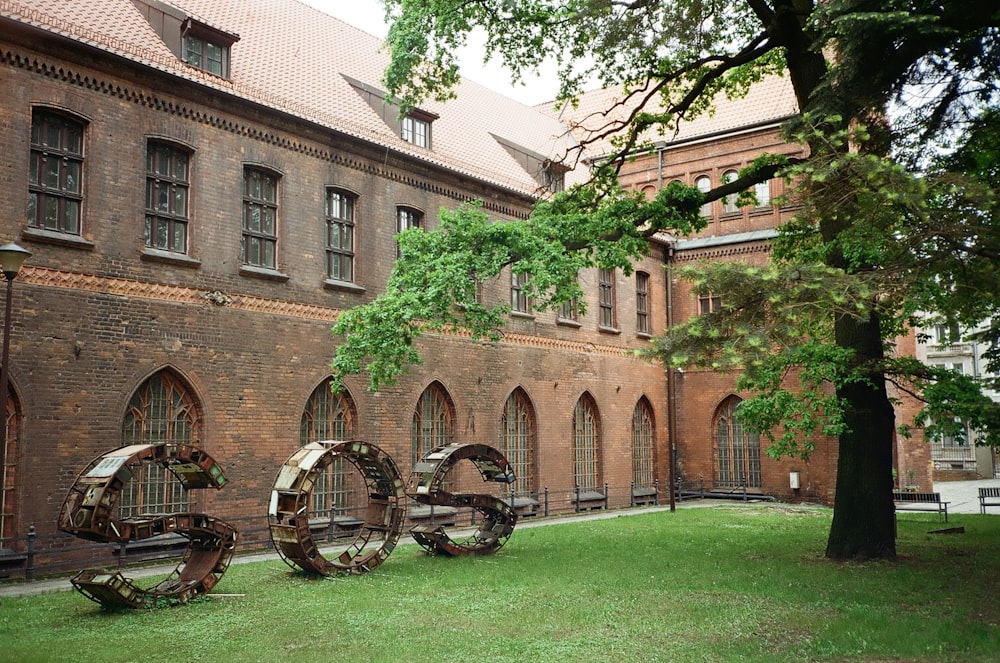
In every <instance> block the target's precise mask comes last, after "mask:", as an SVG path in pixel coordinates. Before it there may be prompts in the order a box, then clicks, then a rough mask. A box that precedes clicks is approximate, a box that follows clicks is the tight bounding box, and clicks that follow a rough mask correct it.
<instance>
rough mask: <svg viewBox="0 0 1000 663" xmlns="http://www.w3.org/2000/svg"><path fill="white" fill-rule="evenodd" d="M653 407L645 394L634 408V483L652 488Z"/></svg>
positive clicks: (640, 486)
mask: <svg viewBox="0 0 1000 663" xmlns="http://www.w3.org/2000/svg"><path fill="white" fill-rule="evenodd" d="M653 430H654V429H653V407H652V406H651V405H650V404H649V400H648V399H647V398H646V397H645V396H643V397H642V398H640V399H639V402H638V403H636V404H635V409H633V410H632V483H633V484H635V487H636V488H651V487H652V486H653V482H654V480H655V477H654V474H653V449H654V437H653Z"/></svg>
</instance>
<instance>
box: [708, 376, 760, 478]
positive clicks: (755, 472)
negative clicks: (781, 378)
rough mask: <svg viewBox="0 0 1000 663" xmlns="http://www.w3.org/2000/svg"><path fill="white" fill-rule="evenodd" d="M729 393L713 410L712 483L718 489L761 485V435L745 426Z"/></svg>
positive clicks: (736, 401) (735, 398)
mask: <svg viewBox="0 0 1000 663" xmlns="http://www.w3.org/2000/svg"><path fill="white" fill-rule="evenodd" d="M739 403H740V399H739V398H737V397H736V396H730V397H729V398H727V399H726V400H725V401H723V403H722V405H720V406H719V409H718V410H717V411H716V413H715V426H714V429H715V454H716V463H715V468H716V476H715V485H716V486H718V487H720V488H740V487H743V486H746V487H747V488H760V436H759V435H758V434H757V433H753V432H750V431H748V430H746V429H744V427H743V424H742V423H740V420H739V416H738V415H737V413H736V408H737V406H738V405H739Z"/></svg>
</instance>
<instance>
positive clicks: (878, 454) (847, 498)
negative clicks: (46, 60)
mask: <svg viewBox="0 0 1000 663" xmlns="http://www.w3.org/2000/svg"><path fill="white" fill-rule="evenodd" d="M836 338H837V344H838V345H840V346H841V347H848V348H851V349H853V350H854V351H855V352H856V354H857V356H856V360H857V362H858V365H861V366H864V365H868V364H869V363H871V362H878V361H879V360H880V359H881V358H882V356H883V352H882V335H881V330H880V325H879V320H878V316H877V315H876V314H875V313H874V312H873V313H872V314H871V316H870V317H869V319H868V320H856V319H853V318H849V317H841V318H840V319H838V320H837V321H836ZM867 377H868V380H869V381H870V382H871V384H864V383H859V382H853V383H851V384H847V385H844V386H842V387H841V388H840V389H838V392H837V395H838V396H840V397H841V398H842V399H844V401H845V403H846V411H845V413H844V416H845V423H846V424H847V426H848V428H849V430H848V432H846V433H844V434H843V435H841V436H840V454H839V457H838V460H837V495H836V497H835V498H834V508H833V524H832V525H831V526H830V538H829V540H828V541H827V545H826V556H827V557H829V558H831V559H873V558H875V559H892V558H894V557H895V556H896V531H895V509H894V508H893V504H892V440H893V430H894V428H895V414H894V411H893V407H892V403H891V402H890V401H889V397H888V394H887V393H886V387H885V378H884V376H883V375H882V373H881V372H880V371H877V370H873V371H870V372H869V373H868V375H867Z"/></svg>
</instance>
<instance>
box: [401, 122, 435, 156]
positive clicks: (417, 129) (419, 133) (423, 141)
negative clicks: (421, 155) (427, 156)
mask: <svg viewBox="0 0 1000 663" xmlns="http://www.w3.org/2000/svg"><path fill="white" fill-rule="evenodd" d="M400 137H401V138H402V139H403V140H405V141H406V142H407V143H412V144H413V145H416V146H417V147H424V148H427V149H430V146H431V123H430V120H427V119H425V118H423V117H420V116H417V115H412V114H411V115H406V116H405V117H403V121H402V130H401V131H400Z"/></svg>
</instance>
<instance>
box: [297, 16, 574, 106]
mask: <svg viewBox="0 0 1000 663" xmlns="http://www.w3.org/2000/svg"><path fill="white" fill-rule="evenodd" d="M302 1H303V2H304V3H306V4H307V5H311V6H313V7H316V8H317V9H320V10H321V11H323V12H325V13H327V14H330V15H331V16H336V17H337V18H339V19H340V20H342V21H344V22H345V23H350V24H351V25H353V26H355V27H358V28H361V29H362V30H364V31H365V32H368V33H370V34H373V35H375V36H376V37H379V38H381V39H385V35H386V33H387V32H388V30H389V28H388V26H386V24H385V22H384V20H383V17H384V16H385V10H384V7H383V5H382V1H381V0H302ZM484 41H485V40H484V39H483V37H482V36H481V35H480V36H479V37H478V39H477V36H476V34H475V33H473V34H472V35H470V37H469V44H468V45H467V46H466V48H464V49H463V50H462V51H461V52H460V61H461V67H462V75H463V76H464V77H465V78H468V79H471V80H474V81H475V82H477V83H479V84H480V85H483V86H486V87H488V88H490V89H491V90H495V91H496V92H499V93H501V94H503V95H506V96H508V97H511V98H512V99H517V100H518V101H520V102H521V103H524V104H528V105H529V106H532V105H535V104H539V103H542V102H544V101H552V100H553V99H555V97H556V92H557V91H558V89H559V86H558V83H557V81H556V75H555V67H554V66H553V67H552V68H551V69H550V70H549V71H547V72H542V74H541V75H539V76H538V77H537V78H535V79H532V80H529V81H528V83H527V84H518V85H514V84H512V83H511V82H510V79H511V76H510V73H509V72H507V71H505V70H504V69H503V68H502V67H501V66H500V64H499V62H490V63H489V64H487V65H484V64H483V55H484V52H485V51H484V49H483V42H484Z"/></svg>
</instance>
